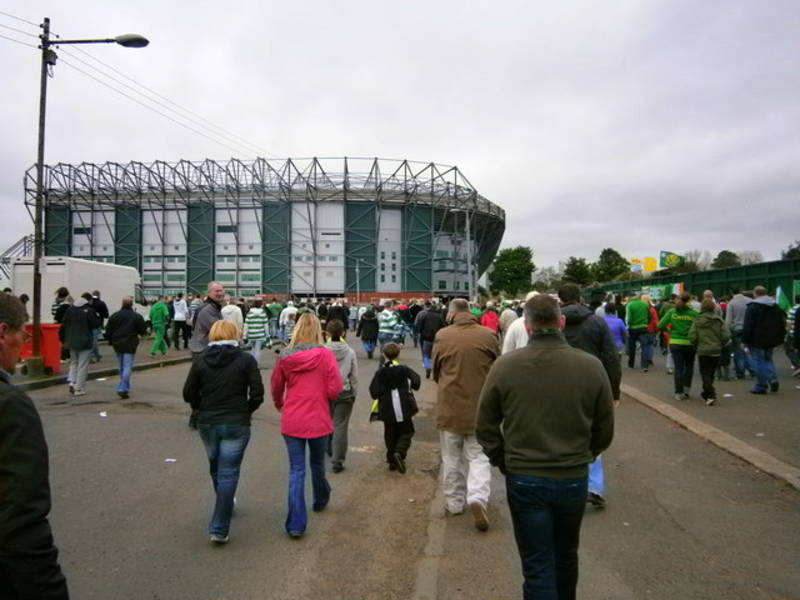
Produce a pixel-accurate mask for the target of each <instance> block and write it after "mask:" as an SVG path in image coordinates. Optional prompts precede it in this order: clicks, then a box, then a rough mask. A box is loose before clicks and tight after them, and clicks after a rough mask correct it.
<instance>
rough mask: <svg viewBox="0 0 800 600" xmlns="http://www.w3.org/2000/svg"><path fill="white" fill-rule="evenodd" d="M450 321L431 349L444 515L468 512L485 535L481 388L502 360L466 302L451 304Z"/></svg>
mask: <svg viewBox="0 0 800 600" xmlns="http://www.w3.org/2000/svg"><path fill="white" fill-rule="evenodd" d="M449 315H450V318H449V320H450V321H451V322H452V325H450V326H448V327H445V328H444V329H440V330H439V332H438V333H437V334H436V339H435V341H434V344H433V380H434V381H435V382H436V383H437V384H438V389H437V394H436V427H437V429H438V430H439V443H440V447H441V453H442V485H443V487H444V500H445V509H446V510H447V511H448V512H449V513H451V514H460V513H462V512H463V511H464V508H465V505H466V506H468V507H469V508H470V511H471V512H472V516H473V518H474V521H475V527H476V528H477V529H478V530H480V531H486V529H487V528H488V527H489V521H488V514H487V509H488V505H489V493H490V488H491V477H492V471H491V467H490V466H489V459H488V458H487V457H486V455H485V454H484V453H483V450H482V449H481V447H480V444H478V441H477V439H476V438H475V414H476V411H477V408H478V398H479V395H480V391H481V388H482V387H483V383H484V380H485V379H486V375H487V374H488V373H489V369H490V367H491V366H492V363H493V362H494V361H495V359H496V358H497V357H498V356H499V355H500V347H499V345H498V341H497V336H496V335H495V334H494V332H493V331H492V330H491V329H488V328H486V327H484V326H483V325H479V324H478V318H477V317H476V316H475V315H474V314H472V313H471V312H470V310H469V304H468V303H467V301H466V300H464V299H462V298H457V299H455V300H453V301H452V302H450V312H449Z"/></svg>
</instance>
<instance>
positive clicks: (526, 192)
mask: <svg viewBox="0 0 800 600" xmlns="http://www.w3.org/2000/svg"><path fill="white" fill-rule="evenodd" d="M0 10H2V11H4V12H8V13H12V14H14V15H16V16H19V17H22V18H24V19H27V20H29V21H33V22H35V23H39V22H40V21H41V19H42V17H44V16H49V17H50V18H51V21H52V28H53V30H54V31H56V32H57V33H59V34H60V35H61V36H62V37H63V38H80V37H105V36H113V35H116V34H118V33H125V32H137V33H141V34H143V35H146V36H147V37H149V38H150V41H151V44H150V46H149V47H148V48H146V49H143V50H127V49H123V48H121V47H116V46H113V45H108V46H100V45H97V46H87V47H85V50H86V51H87V52H90V53H91V54H92V55H93V56H96V57H97V58H99V59H101V60H102V61H104V62H106V63H108V64H110V65H112V66H114V67H115V68H116V69H118V70H119V71H121V72H122V73H124V74H125V75H127V76H129V77H132V78H133V79H135V80H137V81H138V82H141V83H143V84H145V85H146V86H148V87H150V88H152V89H154V90H156V91H158V92H160V93H161V94H163V95H164V96H166V97H168V98H169V99H171V100H173V101H175V102H178V103H179V104H181V105H183V106H185V107H187V108H189V109H191V110H192V111H194V112H196V113H199V114H200V115H202V116H204V117H205V118H207V119H209V120H211V121H213V122H215V123H217V124H219V125H222V126H223V127H224V128H225V129H227V130H229V131H231V132H233V133H235V134H237V135H239V136H242V137H244V138H246V139H247V140H249V141H251V142H252V143H253V144H255V145H257V146H258V148H260V149H261V151H262V153H263V154H266V155H269V156H273V157H286V156H303V157H305V156H342V155H349V156H381V157H387V158H408V159H414V160H422V161H434V162H440V163H444V164H455V165H458V166H459V167H460V168H461V170H462V171H463V172H464V174H465V175H466V176H467V177H468V178H469V179H470V181H471V182H472V183H473V185H474V186H475V187H476V188H477V189H478V190H479V191H480V192H481V193H482V194H483V195H484V196H486V197H487V198H489V199H490V200H492V201H493V202H495V203H497V204H499V205H500V206H502V207H503V208H504V209H505V210H506V214H507V229H506V235H505V238H504V240H503V245H504V246H513V245H518V244H524V245H529V246H531V247H533V249H534V253H535V255H534V260H535V262H536V263H537V265H539V266H549V265H555V264H556V263H557V262H558V261H559V260H561V259H565V258H566V257H567V256H569V255H576V256H584V257H586V258H589V259H591V260H594V259H596V257H597V255H598V254H599V252H600V250H601V249H602V248H604V247H607V246H611V247H614V248H616V249H618V250H619V251H620V252H622V253H623V254H624V255H625V256H628V257H636V256H645V255H656V254H657V253H658V251H659V250H662V249H663V250H673V251H678V252H680V251H683V250H690V249H694V248H698V249H708V250H711V251H712V253H716V252H718V251H719V250H722V249H732V250H760V251H761V252H763V254H764V257H765V258H766V259H777V258H779V257H780V250H781V249H782V248H785V247H786V246H787V245H788V244H789V243H790V242H792V241H793V240H795V239H797V238H800V211H798V210H797V204H798V197H799V195H800V4H798V3H797V2H796V1H794V0H785V1H782V0H770V1H769V2H759V1H756V0H753V1H744V2H737V1H718V0H704V1H703V2H696V1H688V0H676V1H672V2H660V1H650V0H637V1H633V0H628V1H625V0H621V1H616V2H596V1H586V2H544V1H530V0H528V1H521V2H488V1H485V2H484V1H473V2H467V1H463V0H461V1H436V2H430V1H426V2H423V1H408V2H402V3H401V2H382V1H374V0H370V1H358V2H355V1H347V0H343V1H341V2H331V1H322V0H319V1H307V2H269V1H255V0H243V1H238V2H228V3H220V2H210V1H198V0H194V1H192V2H189V1H184V0H170V1H168V2H165V1H163V0H160V1H157V2H156V1H153V0H136V1H135V2H134V1H131V0H119V1H117V2H100V1H89V0H83V1H81V0H76V1H71V2H63V1H58V2H56V1H50V0H46V1H41V2H36V3H29V2H22V1H3V2H0ZM0 24H2V25H6V26H10V27H15V28H19V29H22V30H23V31H28V32H31V33H34V34H35V33H38V31H37V29H36V28H35V27H32V26H30V25H27V24H25V23H21V22H19V21H16V20H14V19H11V18H9V17H6V16H3V15H0ZM0 34H2V35H8V36H11V37H14V38H16V39H19V40H22V41H25V42H28V43H31V44H34V45H35V44H36V42H37V40H36V39H34V38H30V37H27V36H25V35H23V34H20V33H16V32H14V31H11V30H9V29H7V28H3V27H0ZM59 56H60V58H61V59H62V60H61V61H60V64H59V65H58V66H57V67H56V68H55V77H54V78H53V79H51V80H50V81H49V91H48V100H49V101H48V117H47V124H48V128H47V151H46V161H47V162H48V163H56V162H67V163H79V162H82V161H87V162H104V161H107V160H108V161H118V162H128V161H131V160H140V161H144V162H148V161H152V160H155V159H160V160H166V161H170V162H172V161H176V160H179V159H203V158H214V159H220V160H225V159H227V158H229V157H231V156H237V157H238V158H243V159H247V158H253V157H255V155H256V152H255V150H250V151H248V150H247V149H239V148H236V149H230V148H227V147H225V146H224V145H221V144H220V143H216V142H213V141H210V140H207V139H205V138H203V137H201V136H199V135H197V134H195V133H192V132H190V131H187V130H186V129H183V128H181V127H179V126H178V125H175V124H173V123H172V122H170V121H168V120H166V119H165V118H163V117H161V116H159V115H157V114H154V113H152V112H150V111H148V110H146V109H145V108H142V107H141V106H139V105H137V104H135V103H133V102H131V101H130V100H128V99H127V98H125V97H123V96H121V95H119V94H117V93H115V92H113V91H111V90H109V89H107V88H105V87H103V86H101V85H100V84H98V83H97V82H95V81H93V80H91V79H89V78H87V77H86V76H85V75H83V74H81V73H78V72H76V71H74V70H73V69H71V68H70V67H69V66H68V65H67V64H64V63H71V64H73V65H75V66H77V67H79V68H81V69H85V70H88V69H87V67H85V66H84V65H83V64H81V63H80V62H78V60H77V59H81V60H86V61H88V60H89V59H88V58H87V57H86V56H85V55H83V54H80V53H77V52H76V51H75V50H74V49H70V48H69V47H64V48H63V49H62V50H61V51H59ZM0 64H2V70H3V93H2V94H0V115H2V116H1V117H0V118H2V131H3V136H2V138H3V143H2V146H1V147H0V203H2V204H0V206H2V214H3V224H4V226H3V227H2V228H0V251H2V249H5V248H6V247H8V246H9V245H10V244H11V243H13V242H14V241H16V240H17V239H18V238H20V237H21V236H22V235H24V234H25V233H28V232H30V231H32V226H31V224H30V219H29V217H28V215H27V212H26V211H25V209H24V207H23V205H22V200H23V192H22V177H23V173H24V171H25V169H26V168H27V167H29V166H30V165H32V164H33V163H34V161H35V157H36V126H37V109H38V85H39V84H38V76H39V66H38V65H39V54H38V52H37V51H36V50H35V49H33V48H27V47H24V46H21V45H18V44H14V43H12V42H9V41H7V40H5V39H2V38H0ZM117 77H119V76H118V75H117ZM113 85H115V86H116V87H120V86H119V85H118V84H113ZM126 93H130V92H129V91H127V90H126ZM159 110H162V111H163V108H160V109H159Z"/></svg>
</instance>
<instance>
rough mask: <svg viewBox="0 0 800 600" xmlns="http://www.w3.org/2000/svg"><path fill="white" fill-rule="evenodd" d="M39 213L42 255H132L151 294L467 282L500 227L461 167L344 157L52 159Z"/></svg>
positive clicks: (395, 290)
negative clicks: (213, 287) (213, 286)
mask: <svg viewBox="0 0 800 600" xmlns="http://www.w3.org/2000/svg"><path fill="white" fill-rule="evenodd" d="M35 198H36V169H35V168H31V169H29V170H28V171H27V172H26V176H25V202H26V204H27V205H28V207H29V208H31V207H33V205H34V203H35ZM44 219H45V223H44V244H45V253H46V254H47V255H48V256H74V257H79V258H85V259H90V260H97V261H106V262H114V263H117V264H122V265H128V266H133V267H136V268H137V269H139V271H140V273H141V275H142V283H143V286H144V289H145V294H146V295H147V296H154V295H157V294H161V293H165V294H175V293H178V292H185V291H187V290H188V291H190V292H195V291H203V290H204V289H205V287H206V285H207V283H208V282H209V281H212V280H217V281H220V282H222V283H223V284H224V285H225V286H226V288H227V289H229V290H230V291H231V293H235V294H236V295H240V296H252V295H254V294H258V293H264V294H273V295H277V296H281V297H284V298H285V297H289V296H297V297H341V296H345V295H346V296H348V297H354V296H356V295H366V296H365V297H376V296H386V297H389V296H391V297H403V296H429V295H431V296H450V295H466V294H468V293H469V276H468V264H469V262H472V267H473V273H474V274H473V281H476V280H477V278H478V277H479V276H480V274H481V273H483V272H484V271H485V270H486V268H487V267H488V266H489V265H490V264H491V261H492V259H493V258H494V255H495V253H496V252H497V249H498V247H499V245H500V241H501V239H502V236H503V232H504V231H505V213H504V211H503V210H502V209H501V208H500V207H498V206H496V205H495V204H493V203H491V202H490V201H489V200H487V199H486V198H484V197H483V196H481V195H480V194H479V193H478V192H477V190H476V189H475V188H474V187H473V186H472V185H471V184H470V182H469V181H468V180H467V179H466V178H465V177H464V175H463V174H462V173H461V171H460V170H459V169H458V168H457V167H454V166H444V165H439V164H434V163H421V162H415V161H408V160H394V159H380V158H369V159H367V158H348V157H344V158H309V159H280V160H277V159H263V158H259V159H256V160H252V161H242V160H237V159H231V160H230V161H228V162H224V163H223V162H218V161H213V160H203V161H188V160H181V161H179V162H176V163H167V162H162V161H155V162H152V163H142V162H130V163H127V164H119V163H111V162H106V163H102V164H91V163H81V164H78V165H72V164H56V165H49V166H47V167H46V168H45V174H44ZM98 287H99V288H100V289H102V282H98Z"/></svg>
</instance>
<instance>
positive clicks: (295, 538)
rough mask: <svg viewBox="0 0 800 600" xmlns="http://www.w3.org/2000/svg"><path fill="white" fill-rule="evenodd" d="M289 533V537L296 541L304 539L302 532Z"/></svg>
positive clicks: (293, 531)
mask: <svg viewBox="0 0 800 600" xmlns="http://www.w3.org/2000/svg"><path fill="white" fill-rule="evenodd" d="M287 533H288V534H289V537H290V538H292V539H294V540H299V539H300V538H301V537H303V532H302V531H295V530H292V531H288V532H287Z"/></svg>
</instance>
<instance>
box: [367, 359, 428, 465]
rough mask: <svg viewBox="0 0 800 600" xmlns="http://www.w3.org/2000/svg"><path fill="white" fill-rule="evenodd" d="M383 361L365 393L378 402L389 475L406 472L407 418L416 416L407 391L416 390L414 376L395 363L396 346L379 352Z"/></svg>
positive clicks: (417, 383)
mask: <svg viewBox="0 0 800 600" xmlns="http://www.w3.org/2000/svg"><path fill="white" fill-rule="evenodd" d="M381 352H382V354H383V356H384V358H385V359H386V362H384V363H383V366H381V368H380V369H378V370H377V371H376V372H375V376H374V377H373V378H372V382H371V383H370V384H369V393H370V395H371V396H372V398H374V399H376V400H377V401H378V415H379V418H380V420H381V421H383V439H384V441H385V442H386V462H387V463H389V469H390V470H392V471H395V470H396V471H400V473H405V472H406V463H405V460H406V455H407V453H408V449H409V447H410V446H411V438H412V437H414V423H413V421H412V420H411V418H412V417H413V416H414V415H415V414H417V410H418V409H417V401H416V400H415V399H414V394H412V392H411V390H418V389H419V386H420V378H419V375H417V373H416V372H415V371H414V370H413V369H411V368H409V367H407V366H405V365H401V364H400V363H399V362H397V357H398V355H399V354H400V346H398V345H397V344H392V343H390V344H386V345H385V346H383V348H381Z"/></svg>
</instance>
